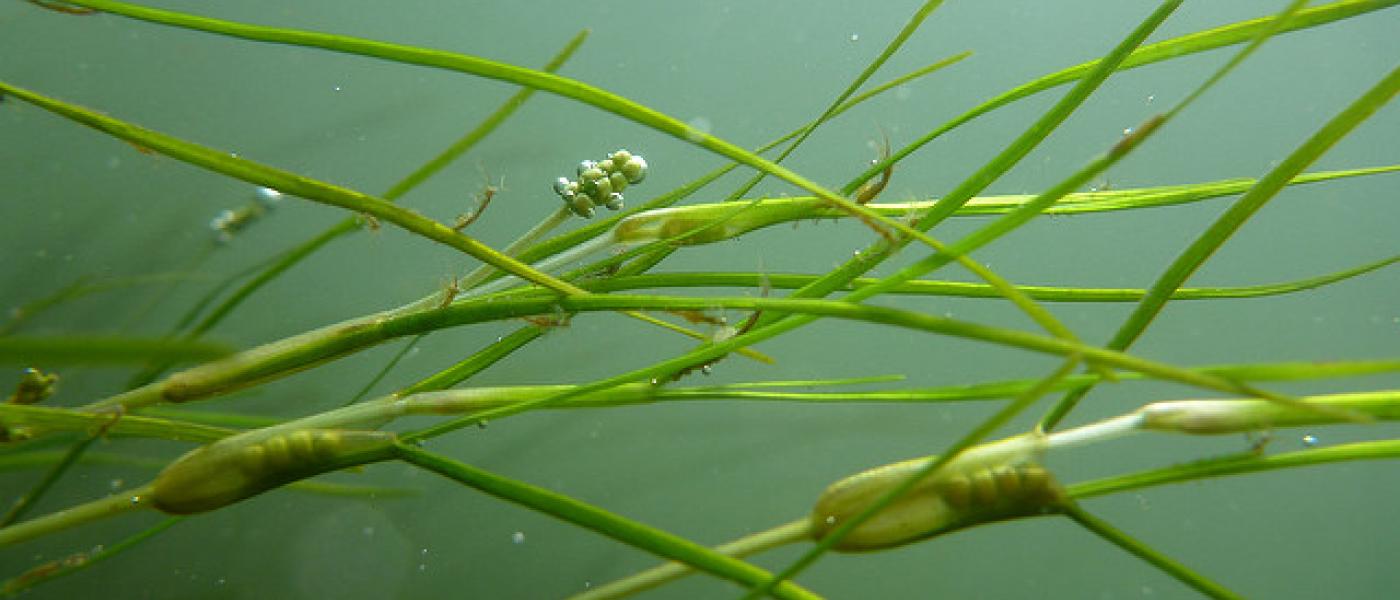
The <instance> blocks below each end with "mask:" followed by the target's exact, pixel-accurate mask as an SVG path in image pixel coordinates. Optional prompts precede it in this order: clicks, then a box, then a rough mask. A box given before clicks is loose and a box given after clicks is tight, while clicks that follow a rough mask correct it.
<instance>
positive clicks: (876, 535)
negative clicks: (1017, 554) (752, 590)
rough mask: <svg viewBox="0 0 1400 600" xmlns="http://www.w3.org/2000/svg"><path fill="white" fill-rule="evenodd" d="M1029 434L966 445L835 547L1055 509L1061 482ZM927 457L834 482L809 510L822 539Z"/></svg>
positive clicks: (906, 538)
mask: <svg viewBox="0 0 1400 600" xmlns="http://www.w3.org/2000/svg"><path fill="white" fill-rule="evenodd" d="M1034 448H1035V445H1034V439H1033V438H1028V437H1022V438H1011V439H1010V440H1006V441H1003V442H998V443H995V444H988V445H986V446H982V447H978V448H974V449H971V450H969V451H967V452H965V453H963V454H962V455H961V456H959V457H958V458H956V459H954V460H953V461H951V462H949V463H948V464H946V465H944V466H943V467H942V468H940V469H939V470H938V471H937V472H936V473H934V476H933V477H932V478H925V479H924V480H922V481H919V482H918V483H917V484H915V485H914V487H913V488H912V489H910V490H909V491H908V492H907V493H906V494H904V495H903V496H901V497H900V498H899V499H897V500H895V501H894V502H893V503H892V504H890V505H889V506H887V507H885V508H884V509H883V510H881V511H880V512H878V513H876V514H875V515H874V516H872V517H871V518H870V519H868V520H866V521H865V522H863V523H861V524H860V525H859V526H857V527H856V528H855V529H853V530H851V532H850V533H848V534H847V535H846V536H845V537H843V538H841V539H840V540H839V541H838V542H836V544H835V545H834V546H832V548H833V549H836V550H843V551H848V552H857V551H865V550H879V549H883V548H890V547H894V546H899V545H902V544H907V543H910V542H915V541H919V540H922V539H926V538H929V537H932V536H935V535H939V534H943V533H947V532H950V531H954V530H957V529H962V528H965V527H971V526H973V525H980V524H983V523H989V522H992V521H1000V520H1005V519H1013V518H1017V517H1026V516H1033V515H1040V514H1046V513H1051V512H1054V511H1055V510H1056V509H1057V508H1058V507H1060V506H1062V505H1063V503H1064V502H1065V501H1066V496H1065V492H1064V488H1062V487H1061V486H1060V484H1059V483H1058V482H1057V481H1055V479H1054V477H1052V476H1051V475H1050V473H1049V472H1048V471H1046V470H1045V468H1044V467H1042V466H1040V465H1039V464H1038V463H1036V462H1034ZM931 460H933V459H932V458H923V459H915V460H909V461H904V462H899V463H895V464H891V465H885V466H882V467H876V468H874V469H870V470H867V471H863V472H861V473H857V474H855V475H852V476H850V477H847V478H845V479H842V480H840V481H837V482H836V483H834V484H832V485H831V486H830V487H828V488H827V489H826V491H825V492H823V493H822V495H821V497H820V498H819V499H818V500H817V503H816V506H815V507H814V508H813V510H812V514H811V529H812V537H813V539H817V540H820V539H822V538H824V537H826V536H827V535H828V534H829V533H830V532H831V531H833V530H835V529H836V528H838V527H840V526H841V525H842V524H843V523H845V522H846V521H848V520H850V519H852V518H854V517H855V516H856V515H858V514H860V513H862V512H863V511H864V510H865V509H866V508H868V507H869V506H871V505H872V504H873V503H874V502H875V501H877V500H879V499H880V498H881V497H883V496H884V495H885V494H886V493H887V492H889V491H890V490H892V489H894V488H896V487H898V486H900V485H901V484H903V482H904V481H905V480H906V479H908V478H909V477H911V476H913V475H914V474H915V473H918V472H919V471H920V470H921V469H923V468H924V467H925V466H926V465H928V463H929V461H931Z"/></svg>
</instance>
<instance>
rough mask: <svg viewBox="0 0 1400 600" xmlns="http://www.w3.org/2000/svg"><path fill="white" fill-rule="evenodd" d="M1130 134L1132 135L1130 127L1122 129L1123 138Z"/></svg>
mask: <svg viewBox="0 0 1400 600" xmlns="http://www.w3.org/2000/svg"><path fill="white" fill-rule="evenodd" d="M1132 134H1133V128H1132V127H1124V128H1123V136H1124V137H1127V136H1130V135H1132Z"/></svg>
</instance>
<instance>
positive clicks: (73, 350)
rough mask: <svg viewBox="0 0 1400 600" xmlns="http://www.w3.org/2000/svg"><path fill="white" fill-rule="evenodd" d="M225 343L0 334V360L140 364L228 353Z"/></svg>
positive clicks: (216, 356)
mask: <svg viewBox="0 0 1400 600" xmlns="http://www.w3.org/2000/svg"><path fill="white" fill-rule="evenodd" d="M231 353H232V349H231V348H229V347H228V346H227V345H225V344H220V343H217V342H206V341H184V340H165V339H151V338H137V337H124V336H98V335H45V336H19V335H11V336H5V337H0V363H20V364H46V365H59V364H68V365H74V364H141V363H144V362H146V361H150V360H169V361H180V362H197V361H204V360H210V359H215V358H220V357H223V356H228V355H229V354H231Z"/></svg>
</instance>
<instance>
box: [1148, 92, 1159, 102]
mask: <svg viewBox="0 0 1400 600" xmlns="http://www.w3.org/2000/svg"><path fill="white" fill-rule="evenodd" d="M1156 99H1157V96H1156V95H1153V94H1148V95H1147V103H1148V104H1152V101H1153V100H1156Z"/></svg>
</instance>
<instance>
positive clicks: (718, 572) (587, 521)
mask: <svg viewBox="0 0 1400 600" xmlns="http://www.w3.org/2000/svg"><path fill="white" fill-rule="evenodd" d="M398 451H399V457H400V458H401V459H402V460H404V461H405V462H407V463H409V464H412V465H415V466H418V467H422V468H424V469H427V470H429V471H432V472H434V473H437V474H439V475H442V476H443V477H446V478H448V479H451V480H454V481H457V482H459V483H462V484H465V485H468V486H471V487H473V488H476V489H477V490H480V491H482V492H485V493H487V494H490V495H493V496H496V497H498V498H503V499H506V500H509V501H510V502H513V503H516V504H520V505H522V506H526V507H528V508H532V509H535V510H538V511H540V512H543V513H545V514H548V515H551V516H554V517H557V518H559V519H562V520H565V521H568V522H570V523H573V524H575V525H578V526H581V527H584V528H587V529H589V530H592V531H595V532H597V533H600V534H602V535H605V536H608V537H610V538H613V539H615V540H617V541H620V542H623V543H625V544H629V545H632V546H636V547H638V548H641V549H643V550H646V551H648V552H651V553H653V554H656V555H657V556H660V557H662V558H667V559H671V560H676V561H680V562H683V563H686V564H688V565H691V566H693V567H695V568H697V569H700V570H702V571H705V572H707V573H710V574H713V575H715V576H717V577H722V578H724V579H728V580H730V581H734V582H737V583H740V584H743V585H746V586H748V585H753V584H755V583H757V582H760V581H763V580H766V579H768V577H769V574H768V573H767V572H766V571H764V570H763V569H760V568H758V567H755V566H753V565H750V564H748V563H746V562H743V561H741V560H738V559H734V558H731V557H728V556H725V555H723V554H720V553H718V552H715V551H714V550H711V549H709V548H706V547H704V546H701V545H699V544H696V543H695V542H692V541H690V540H687V539H685V538H682V537H679V536H676V535H673V534H670V533H666V532H664V531H661V530H659V529H655V528H652V527H648V526H645V525H642V524H640V523H637V522H635V521H631V520H629V519H625V518H623V517H620V516H618V515H615V514H613V513H610V512H608V511H605V510H603V509H601V508H598V507H596V506H593V505H590V504H586V503H584V502H580V501H578V500H575V499H573V498H570V497H568V496H565V495H563V494H558V493H555V492H551V491H549V490H546V489H543V488H539V487H536V486H533V485H530V484H527V483H522V482H518V481H514V480H511V479H507V478H504V477H501V476H499V475H495V474H493V473H490V472H487V471H484V470H481V469H478V468H476V467H473V466H470V465H467V464H465V463H461V462H458V461H455V460H451V459H448V458H446V457H443V456H439V455H436V454H433V453H431V452H427V451H425V450H423V449H421V448H418V447H416V446H413V445H411V444H400V445H399V450H398ZM773 596H775V597H777V598H785V599H793V600H796V599H804V600H815V599H817V598H819V596H817V595H816V594H813V593H811V592H809V591H807V590H804V589H802V588H801V587H799V586H797V585H796V584H793V583H792V582H785V583H784V584H783V585H781V586H778V587H776V588H774V590H773Z"/></svg>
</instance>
